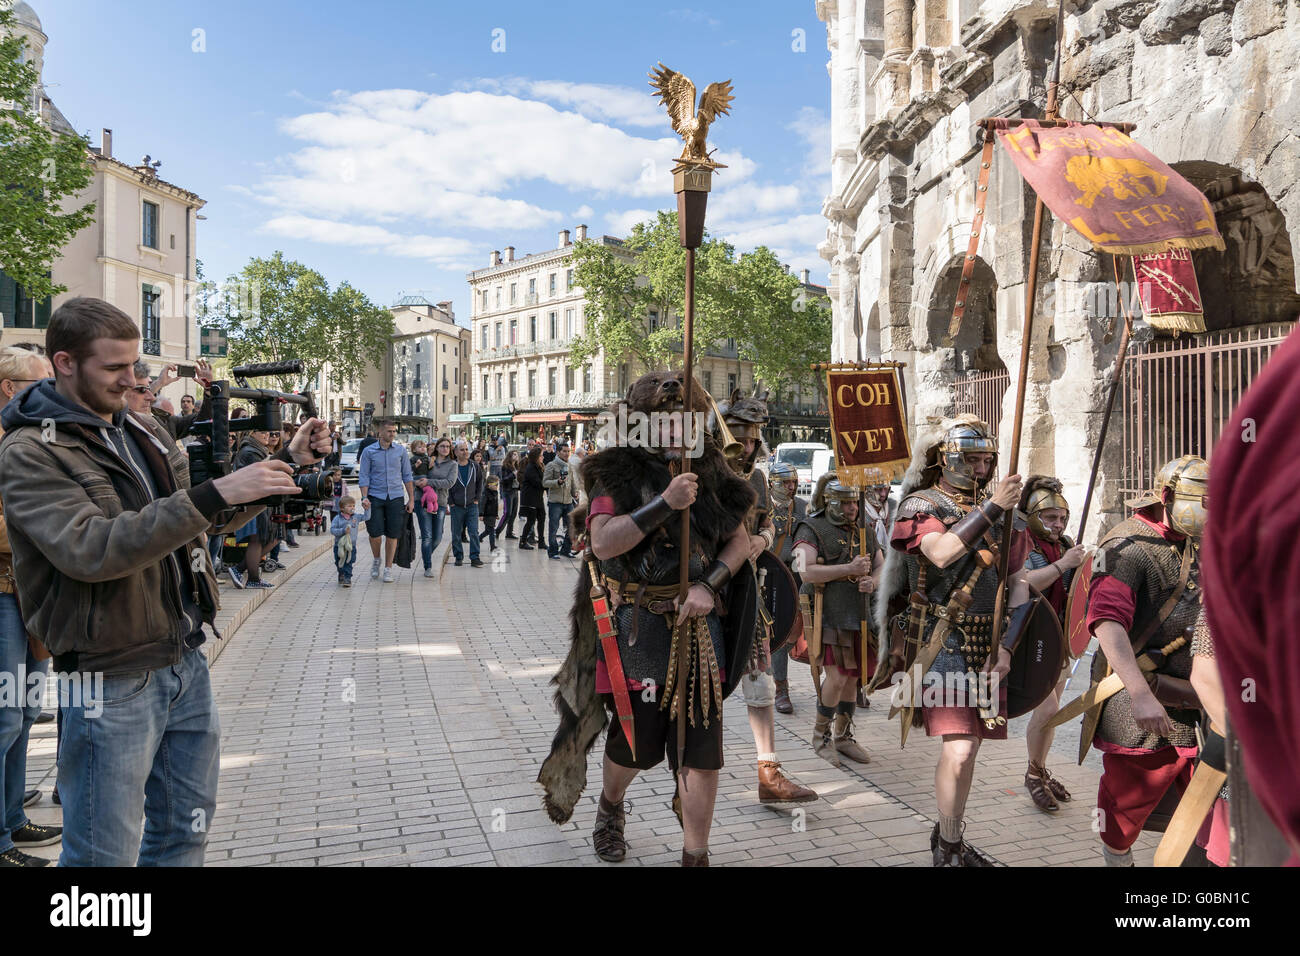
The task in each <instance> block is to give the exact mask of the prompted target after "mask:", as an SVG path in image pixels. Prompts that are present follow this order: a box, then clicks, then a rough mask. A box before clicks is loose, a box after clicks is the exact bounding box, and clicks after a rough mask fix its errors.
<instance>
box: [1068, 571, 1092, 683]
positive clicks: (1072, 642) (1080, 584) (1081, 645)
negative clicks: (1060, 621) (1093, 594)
mask: <svg viewBox="0 0 1300 956" xmlns="http://www.w3.org/2000/svg"><path fill="white" fill-rule="evenodd" d="M1091 583H1092V555H1091V554H1090V555H1088V556H1087V557H1086V558H1084V559H1083V564H1081V565H1079V567H1078V568H1076V569H1075V572H1074V580H1073V581H1072V582H1070V593H1069V595H1068V596H1067V597H1066V599H1065V641H1066V644H1067V645H1068V646H1069V648H1070V657H1072V658H1073V657H1082V656H1083V654H1084V652H1085V651H1086V650H1088V642H1089V641H1090V640H1092V635H1091V634H1089V633H1088V587H1089V585H1090V584H1091Z"/></svg>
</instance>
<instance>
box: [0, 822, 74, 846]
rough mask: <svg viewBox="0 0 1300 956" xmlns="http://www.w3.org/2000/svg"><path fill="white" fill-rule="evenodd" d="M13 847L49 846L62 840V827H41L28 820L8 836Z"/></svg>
mask: <svg viewBox="0 0 1300 956" xmlns="http://www.w3.org/2000/svg"><path fill="white" fill-rule="evenodd" d="M9 838H10V839H11V840H13V841H14V846H16V847H20V848H21V847H25V846H49V845H50V844H51V843H58V842H59V841H60V840H62V839H63V827H43V826H41V825H40V824H39V823H32V822H31V821H30V820H28V821H27V822H26V823H24V824H23V825H22V826H21V827H19V828H18V829H17V830H15V831H14V832H13V833H11V834H9Z"/></svg>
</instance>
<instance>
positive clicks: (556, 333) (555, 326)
mask: <svg viewBox="0 0 1300 956" xmlns="http://www.w3.org/2000/svg"><path fill="white" fill-rule="evenodd" d="M550 319H551V338H552V339H558V338H559V337H560V314H559V313H558V312H552V313H551V315H550Z"/></svg>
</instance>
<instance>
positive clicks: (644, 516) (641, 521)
mask: <svg viewBox="0 0 1300 956" xmlns="http://www.w3.org/2000/svg"><path fill="white" fill-rule="evenodd" d="M673 510H674V509H673V506H672V505H670V504H669V503H668V501H667V500H666V499H665V498H664V496H663V495H655V496H654V497H653V498H651V499H650V500H649V501H647V502H646V503H645V504H643V505H642V506H641V507H640V508H637V509H636V510H635V511H633V512H632V514H631V518H632V523H633V524H634V525H636V526H637V528H638V529H639V530H640V532H641V533H642V534H644V535H646V536H647V537H648V536H649V535H650V532H652V531H654V530H655V528H658V527H659V526H660V525H661V524H663V523H664V522H665V521H667V520H668V519H669V518H670V517H671V516H672V513H673Z"/></svg>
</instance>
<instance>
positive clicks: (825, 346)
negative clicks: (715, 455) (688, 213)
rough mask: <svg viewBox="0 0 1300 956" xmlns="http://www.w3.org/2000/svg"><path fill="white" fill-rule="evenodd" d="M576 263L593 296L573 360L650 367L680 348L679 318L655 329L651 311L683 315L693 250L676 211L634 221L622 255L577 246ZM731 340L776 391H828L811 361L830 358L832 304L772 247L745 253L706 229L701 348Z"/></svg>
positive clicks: (698, 297) (698, 317)
mask: <svg viewBox="0 0 1300 956" xmlns="http://www.w3.org/2000/svg"><path fill="white" fill-rule="evenodd" d="M574 262H575V270H574V282H575V283H576V284H577V285H580V286H582V287H583V289H584V290H585V291H586V294H587V302H588V305H587V325H586V331H585V333H584V334H583V335H582V336H580V337H579V338H578V339H576V340H575V342H574V344H573V346H572V349H571V357H572V360H573V361H574V363H575V364H579V365H581V364H585V363H586V362H589V361H590V360H591V359H592V358H593V357H594V356H595V355H596V354H598V353H599V352H600V351H601V350H602V349H603V350H604V352H605V354H606V356H608V358H609V360H610V361H611V362H614V363H617V362H622V361H626V360H628V359H635V360H637V361H638V362H639V363H640V364H641V365H643V366H645V367H647V368H659V367H663V366H665V365H668V364H670V363H671V362H672V361H673V360H674V358H675V357H676V356H678V355H680V353H681V350H682V327H681V324H680V323H679V322H673V323H669V322H667V321H664V322H663V323H662V324H661V325H660V327H659V328H658V329H656V330H655V331H654V332H650V331H649V326H648V322H647V319H646V316H647V313H648V312H649V310H651V309H654V310H656V311H658V313H659V315H660V316H663V317H664V318H665V320H666V319H667V317H668V316H669V315H674V316H678V317H680V316H682V315H683V314H684V313H685V298H686V250H684V249H682V247H681V245H680V244H679V242H678V232H677V214H676V213H675V212H664V211H660V212H659V213H657V214H656V216H655V218H654V220H652V221H650V222H644V223H638V224H637V225H636V226H634V227H633V229H632V232H631V234H630V235H629V236H628V238H627V240H626V241H625V242H624V244H623V250H622V252H620V251H619V250H617V249H615V248H613V247H611V246H607V245H605V244H604V243H601V242H597V241H594V240H589V241H586V242H581V243H578V245H577V246H575V247H574ZM725 339H735V340H736V344H737V350H738V352H739V355H740V358H741V359H744V360H746V361H750V362H753V363H754V376H755V378H756V379H760V380H761V381H762V382H763V384H764V385H765V386H766V387H767V388H769V389H771V390H772V392H773V397H774V398H778V397H784V396H787V395H788V394H789V393H790V392H791V391H792V390H793V389H794V388H795V387H796V386H800V385H802V386H805V387H816V388H817V389H818V392H819V394H820V393H821V392H822V391H824V383H823V382H822V381H821V378H820V376H818V375H816V374H815V373H813V372H812V371H811V370H810V368H809V366H810V364H811V363H812V362H817V361H825V360H826V359H827V357H828V356H829V355H830V347H831V321H830V310H829V309H828V308H826V307H825V306H823V305H822V304H820V303H819V302H817V301H816V300H811V299H809V298H808V297H807V295H806V294H805V293H804V290H803V289H802V287H801V286H800V285H799V280H798V279H797V278H796V277H795V276H793V275H791V274H790V273H789V272H788V271H787V270H786V269H785V267H784V266H782V265H781V263H780V262H779V261H778V260H777V258H776V256H775V255H774V254H773V253H772V251H771V250H770V249H767V248H766V247H763V246H760V247H759V248H757V249H755V250H754V251H753V252H747V253H744V254H743V255H741V256H740V257H739V259H737V258H736V254H735V250H734V249H733V248H732V246H731V245H729V244H728V243H726V242H724V241H722V240H720V239H715V238H712V237H710V236H708V234H707V233H706V234H705V239H704V242H703V243H702V244H701V246H700V248H699V249H698V250H697V251H696V255H695V352H696V355H701V354H703V353H704V352H707V351H710V350H712V349H716V348H717V347H718V346H719V345H720V344H721V343H722V341H723V340H725ZM823 397H824V396H823Z"/></svg>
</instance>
